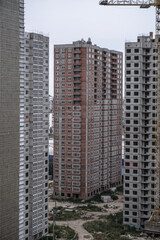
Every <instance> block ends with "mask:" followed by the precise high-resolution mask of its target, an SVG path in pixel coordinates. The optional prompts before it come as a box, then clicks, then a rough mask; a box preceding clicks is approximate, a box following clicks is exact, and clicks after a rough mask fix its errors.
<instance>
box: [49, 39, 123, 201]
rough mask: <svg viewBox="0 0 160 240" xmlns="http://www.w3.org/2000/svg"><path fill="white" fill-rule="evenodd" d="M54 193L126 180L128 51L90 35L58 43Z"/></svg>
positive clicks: (86, 193)
mask: <svg viewBox="0 0 160 240" xmlns="http://www.w3.org/2000/svg"><path fill="white" fill-rule="evenodd" d="M54 62H55V65H54V190H53V191H54V196H55V197H57V198H70V197H73V198H80V199H90V198H92V197H93V196H94V195H95V194H97V193H100V192H102V191H104V190H106V189H108V188H111V187H115V186H119V185H120V184H121V120H122V53H121V52H117V51H110V50H108V49H102V48H100V47H98V46H96V45H92V43H91V41H90V39H89V40H88V42H85V41H84V40H81V41H77V42H73V44H68V45H56V46H55V48H54Z"/></svg>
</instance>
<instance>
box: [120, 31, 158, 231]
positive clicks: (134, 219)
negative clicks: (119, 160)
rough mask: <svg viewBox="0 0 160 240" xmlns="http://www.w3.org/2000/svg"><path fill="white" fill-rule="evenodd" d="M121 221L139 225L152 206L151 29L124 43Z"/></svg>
mask: <svg viewBox="0 0 160 240" xmlns="http://www.w3.org/2000/svg"><path fill="white" fill-rule="evenodd" d="M125 53H126V56H125V66H126V71H125V78H126V79H125V150H124V154H125V156H124V158H125V166H124V168H125V169H124V224H126V225H131V226H135V227H137V228H140V227H141V226H142V227H143V225H144V222H145V220H147V219H149V217H150V216H151V212H152V211H153V209H154V170H155V163H154V161H155V119H156V104H155V103H156V99H155V95H156V93H155V89H156V64H155V59H156V57H157V56H156V51H155V40H154V39H153V37H152V33H150V35H149V36H141V37H138V39H137V42H127V43H126V44H125Z"/></svg>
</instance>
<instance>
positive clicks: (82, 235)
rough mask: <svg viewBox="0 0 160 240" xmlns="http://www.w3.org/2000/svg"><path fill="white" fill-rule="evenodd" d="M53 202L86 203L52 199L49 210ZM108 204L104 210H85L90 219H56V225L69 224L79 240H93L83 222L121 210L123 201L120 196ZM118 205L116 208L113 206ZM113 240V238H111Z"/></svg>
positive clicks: (147, 239)
mask: <svg viewBox="0 0 160 240" xmlns="http://www.w3.org/2000/svg"><path fill="white" fill-rule="evenodd" d="M55 204H56V206H57V207H59V206H62V207H77V206H85V205H87V204H74V203H70V202H56V203H55V201H53V200H49V211H50V210H51V209H52V208H53V207H55ZM94 205H97V206H99V207H103V206H104V205H106V203H94ZM107 205H108V206H109V208H108V209H105V208H104V212H86V215H85V216H86V217H90V216H92V219H91V220H83V219H78V220H74V221H57V222H56V225H61V226H69V227H71V228H72V229H74V230H75V232H76V233H78V236H79V240H93V237H92V235H91V234H90V233H88V232H87V231H86V230H85V229H84V228H83V224H84V223H85V222H89V221H93V220H95V219H98V217H99V216H102V215H110V214H113V213H116V212H119V211H122V209H123V201H122V196H120V197H119V199H118V200H116V201H113V202H110V203H107ZM115 207H118V208H115ZM131 239H132V240H153V239H154V240H155V239H156V240H160V238H151V237H134V238H133V237H131ZM113 240H114V239H113Z"/></svg>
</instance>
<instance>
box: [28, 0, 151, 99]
mask: <svg viewBox="0 0 160 240" xmlns="http://www.w3.org/2000/svg"><path fill="white" fill-rule="evenodd" d="M25 27H26V30H27V31H35V32H37V33H43V34H45V35H48V36H49V38H50V94H52V95H53V54H52V53H53V45H54V44H65V43H72V42H73V41H76V40H80V39H82V38H83V39H84V40H87V39H88V37H91V39H92V43H93V44H96V45H98V46H100V47H105V48H109V49H114V50H118V51H124V44H125V42H126V41H136V39H137V36H138V35H142V34H144V35H147V34H148V33H149V32H154V33H155V9H154V7H151V8H149V9H140V8H139V7H113V6H110V7H109V6H107V7H106V6H99V1H98V0H25Z"/></svg>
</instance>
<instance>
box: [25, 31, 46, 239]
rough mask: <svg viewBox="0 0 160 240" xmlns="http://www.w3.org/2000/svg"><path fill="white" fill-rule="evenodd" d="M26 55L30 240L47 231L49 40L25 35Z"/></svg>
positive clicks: (27, 193)
mask: <svg viewBox="0 0 160 240" xmlns="http://www.w3.org/2000/svg"><path fill="white" fill-rule="evenodd" d="M24 52H25V54H24V106H25V109H24V129H25V131H24V133H25V134H24V144H25V148H24V165H25V191H24V194H25V202H24V204H25V211H24V214H25V230H26V235H25V239H29V240H31V239H38V238H39V237H41V236H43V235H45V234H46V233H47V232H48V130H49V79H48V78H49V75H48V73H49V38H48V37H46V36H43V35H40V34H36V33H25V39H24ZM27 234H28V236H27ZM27 237H28V238H27Z"/></svg>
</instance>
